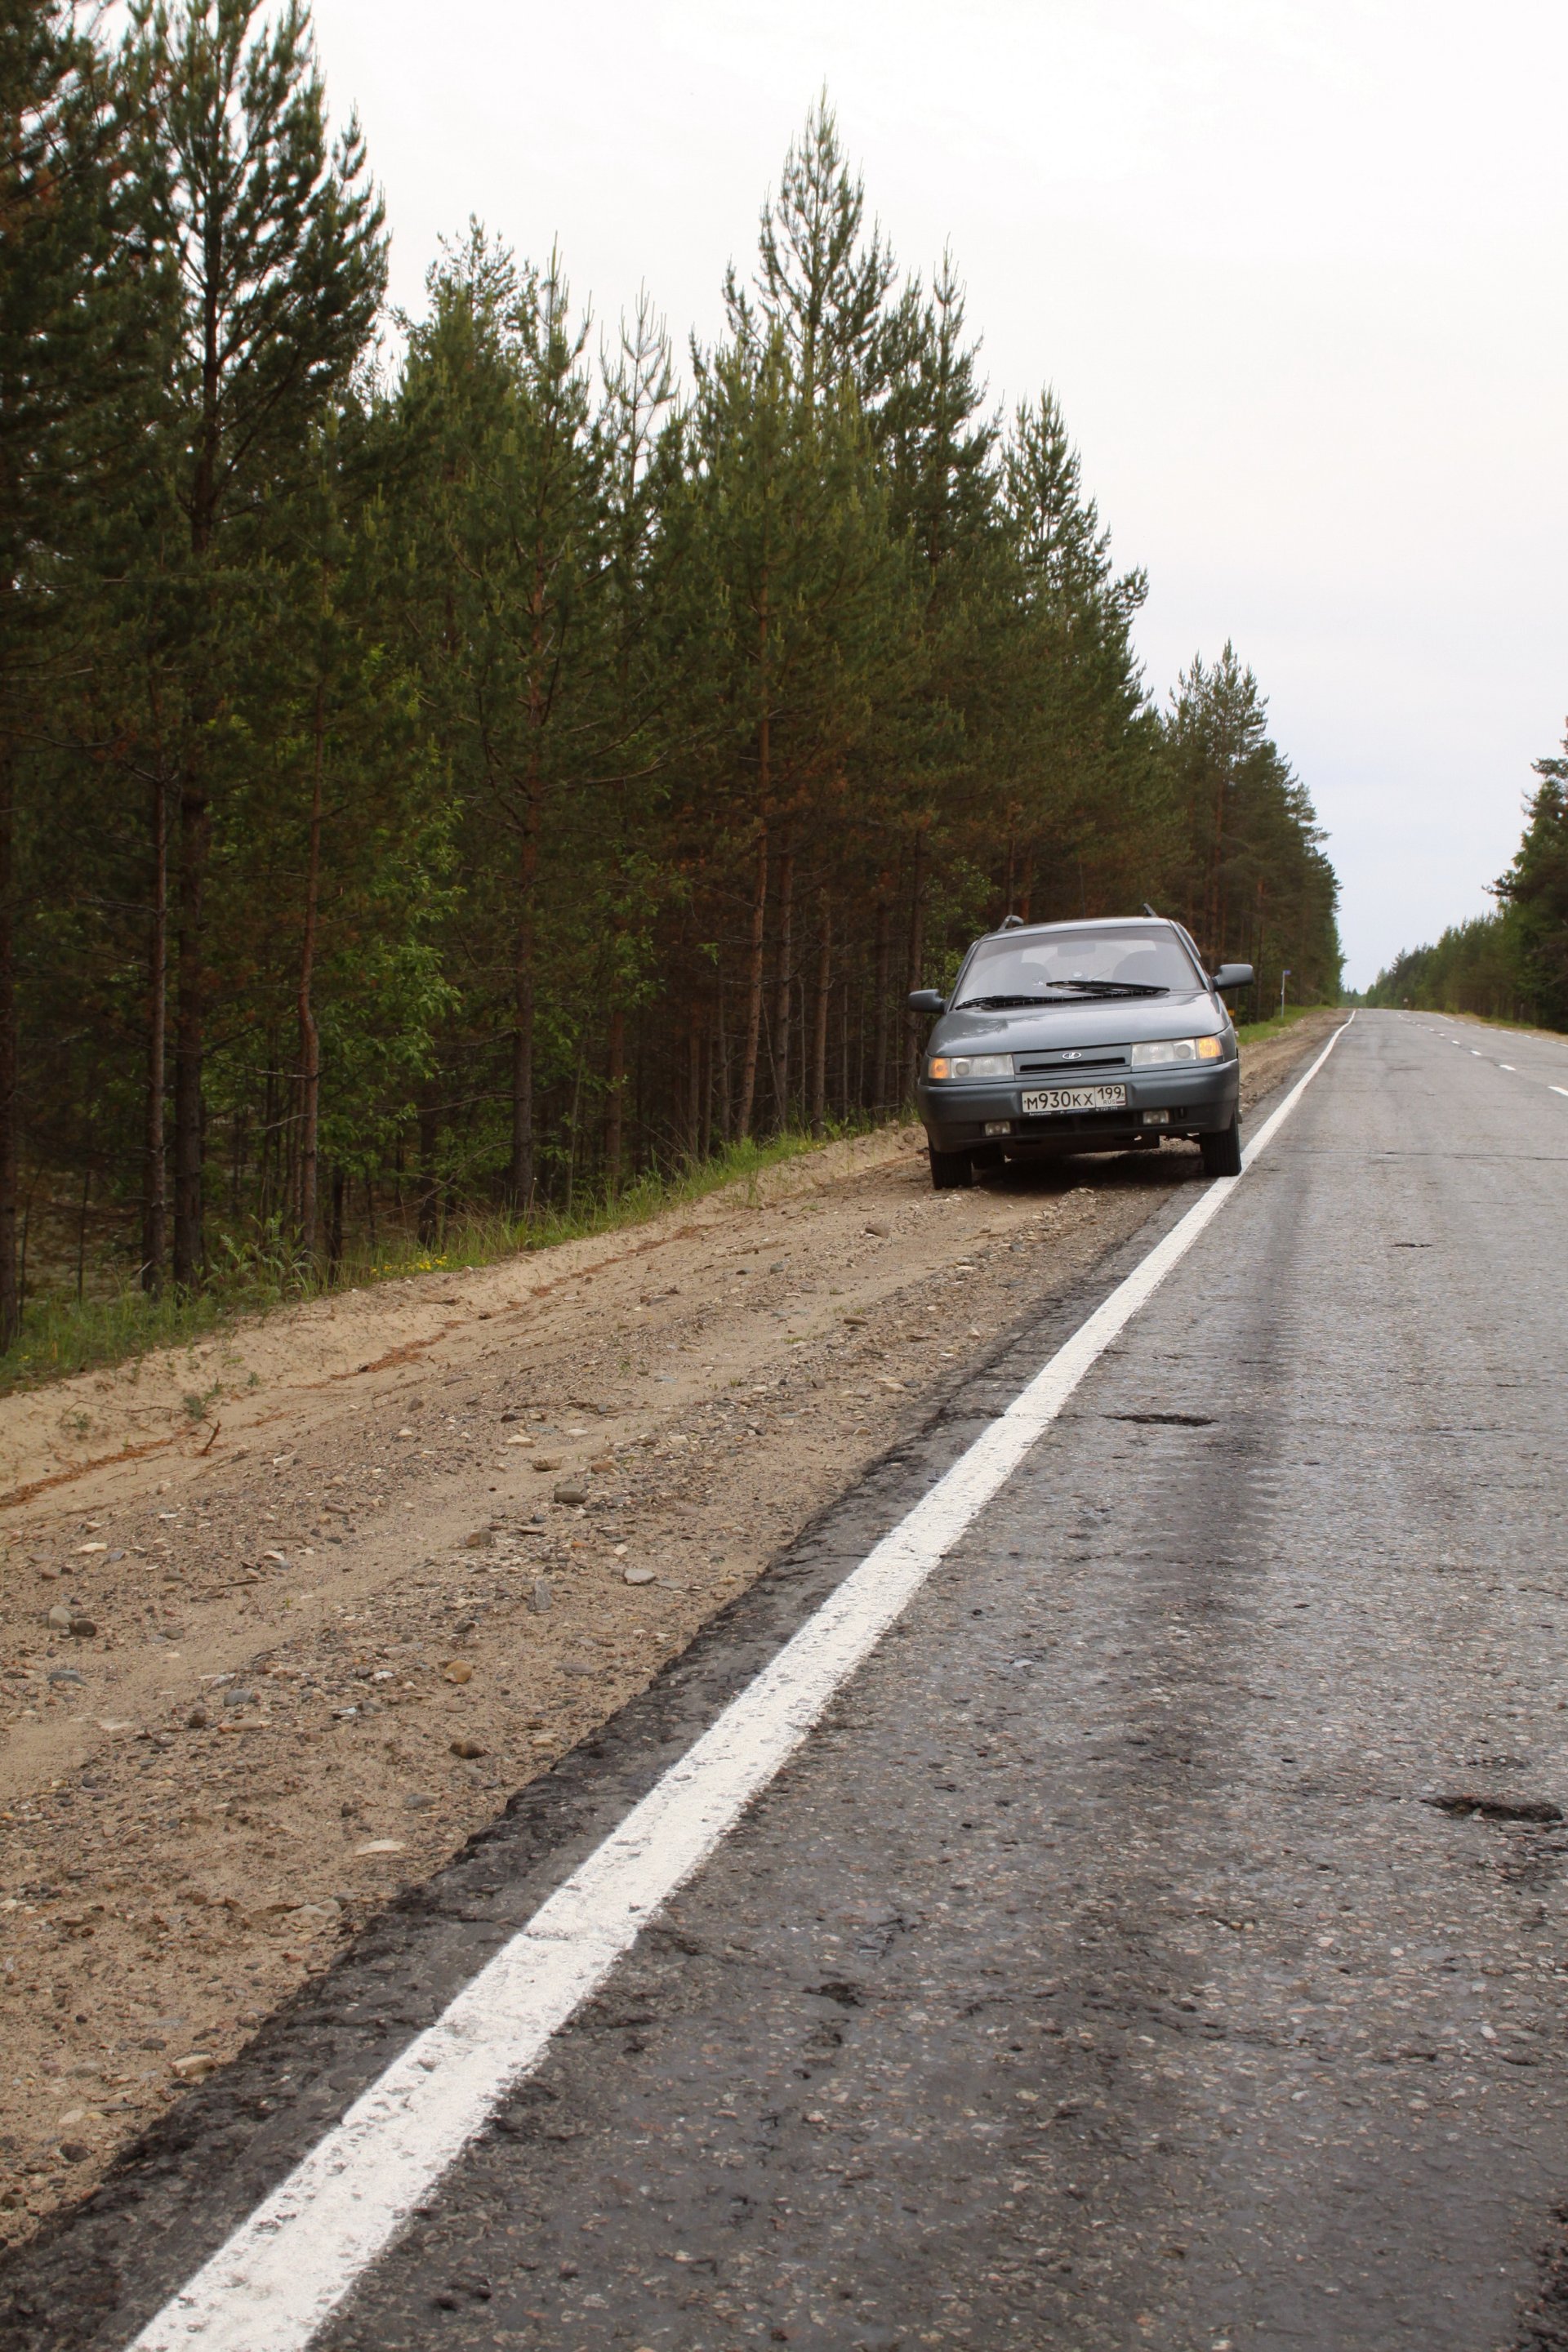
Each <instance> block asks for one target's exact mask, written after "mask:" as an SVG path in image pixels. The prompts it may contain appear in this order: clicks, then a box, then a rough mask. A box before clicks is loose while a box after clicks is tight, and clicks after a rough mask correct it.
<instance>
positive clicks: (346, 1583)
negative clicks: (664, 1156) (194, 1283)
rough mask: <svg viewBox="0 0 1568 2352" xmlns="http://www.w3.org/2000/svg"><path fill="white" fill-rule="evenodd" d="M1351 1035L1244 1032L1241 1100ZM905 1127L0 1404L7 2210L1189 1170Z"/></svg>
mask: <svg viewBox="0 0 1568 2352" xmlns="http://www.w3.org/2000/svg"><path fill="white" fill-rule="evenodd" d="M1335 1018H1337V1016H1328V1015H1324V1016H1316V1017H1314V1018H1313V1019H1311V1020H1310V1021H1308V1022H1304V1023H1303V1024H1301V1025H1300V1027H1299V1028H1298V1029H1296V1030H1294V1031H1293V1032H1291V1033H1290V1034H1289V1035H1288V1036H1286V1037H1282V1038H1279V1039H1272V1040H1269V1041H1268V1042H1267V1043H1266V1044H1264V1045H1261V1046H1259V1047H1258V1048H1255V1049H1249V1051H1248V1053H1247V1056H1246V1059H1245V1067H1244V1088H1245V1094H1244V1099H1246V1100H1255V1099H1257V1098H1258V1096H1259V1095H1261V1094H1263V1093H1266V1092H1268V1091H1269V1090H1270V1089H1271V1088H1272V1087H1274V1086H1275V1085H1276V1084H1277V1083H1278V1081H1279V1078H1280V1077H1281V1076H1284V1075H1285V1074H1286V1073H1287V1071H1288V1070H1289V1068H1290V1067H1291V1066H1294V1065H1295V1064H1296V1063H1297V1062H1299V1061H1300V1059H1301V1058H1302V1057H1303V1055H1305V1054H1306V1052H1307V1051H1308V1049H1309V1047H1310V1046H1311V1045H1314V1044H1316V1043H1318V1042H1319V1041H1321V1038H1322V1036H1323V1035H1324V1034H1326V1033H1327V1031H1328V1029H1329V1028H1330V1027H1331V1026H1332V1025H1333V1021H1334V1019H1335ZM920 1145H921V1138H920V1136H919V1133H918V1130H916V1129H909V1128H906V1129H901V1130H894V1129H889V1130H886V1131H884V1132H882V1133H880V1134H879V1135H876V1136H874V1137H869V1138H866V1139H859V1140H857V1141H855V1142H852V1143H846V1144H837V1145H833V1146H830V1147H828V1148H827V1149H826V1150H822V1151H820V1152H816V1153H813V1154H811V1155H810V1156H809V1157H807V1158H805V1159H803V1160H795V1161H793V1162H790V1163H788V1164H786V1165H784V1166H783V1167H781V1168H779V1169H777V1170H775V1171H772V1172H771V1174H770V1175H769V1176H768V1177H767V1178H765V1179H764V1180H763V1181H761V1182H759V1183H758V1184H757V1185H755V1186H754V1187H752V1188H749V1189H748V1188H746V1187H736V1188H733V1189H732V1190H731V1191H729V1192H724V1193H720V1194H716V1195H715V1196H713V1197H712V1198H711V1199H710V1200H709V1201H708V1202H704V1203H703V1204H702V1205H701V1206H700V1207H699V1208H697V1209H694V1210H683V1211H679V1212H677V1213H671V1214H670V1215H668V1216H667V1217H664V1218H661V1219H658V1220H656V1221H655V1222H653V1223H649V1224H647V1225H645V1226H642V1227H639V1228H637V1229H636V1230H633V1231H628V1232H625V1233H620V1234H606V1235H604V1236H600V1237H598V1238H596V1239H595V1240H592V1241H588V1242H581V1243H574V1244H569V1245H567V1246H564V1247H562V1248H560V1249H556V1250H552V1251H550V1252H549V1253H542V1254H540V1255H535V1256H528V1257H522V1258H516V1259H511V1260H509V1261H507V1262H505V1263H503V1264H501V1265H495V1266H492V1267H489V1268H486V1269H483V1270H480V1271H477V1272H469V1273H465V1274H463V1275H461V1276H441V1275H431V1276H421V1277H419V1278H417V1279H416V1280H413V1281H409V1282H404V1283H399V1284H395V1285H389V1286H385V1287H384V1288H380V1289H375V1290H367V1291H363V1292H360V1293H356V1294H353V1295H351V1296H348V1297H342V1298H338V1299H335V1300H332V1301H330V1302H321V1303H317V1304H312V1305H310V1306H308V1307H300V1308H298V1309H294V1310H291V1311H289V1312H287V1313H281V1314H279V1315H276V1316H274V1317H272V1318H268V1320H266V1321H263V1322H258V1324H257V1325H255V1326H254V1327H253V1328H245V1329H240V1330H236V1331H231V1332H229V1333H226V1334H224V1335H222V1336H221V1337H218V1338H216V1339H211V1340H208V1341H204V1342H203V1343H202V1344H201V1345H199V1346H197V1347H195V1348H194V1349H189V1350H181V1351H178V1352H177V1353H174V1354H172V1355H170V1356H168V1357H164V1358H160V1359H153V1360H146V1361H144V1362H142V1364H140V1365H137V1366H132V1367H128V1368H126V1369H125V1370H122V1371H118V1372H112V1373H96V1374H88V1375H84V1376H83V1377H81V1378H79V1379H77V1380H73V1381H69V1382H67V1383H62V1384H61V1385H60V1386H59V1387H58V1388H55V1389H51V1390H48V1391H39V1392H37V1393H34V1394H31V1395H27V1396H23V1397H18V1398H15V1399H12V1400H10V1401H8V1402H5V1404H3V1405H0V1478H3V1481H4V1486H5V1493H4V1495H3V1496H0V1528H4V1530H5V1543H6V1551H5V1573H4V1590H3V1595H0V1658H3V1660H4V1664H3V1666H0V1694H3V1695H0V1723H3V1726H4V1734H5V1746H4V1752H3V1756H0V1831H3V1832H4V1836H5V1863H4V1873H3V1877H0V1930H3V1935H0V1988H3V1990H0V2001H3V2004H4V2013H5V2033H6V2044H7V2058H8V2063H7V2065H6V2068H5V2073H6V2074H7V2075H8V2076H9V2078H10V2079H9V2083H8V2084H7V2095H6V2097H5V2117H4V2125H3V2128H0V2231H4V2232H5V2234H6V2235H8V2236H10V2237H12V2238H16V2237H17V2236H19V2235H21V2234H24V2233H25V2232H26V2231H27V2230H29V2229H31V2228H32V2227H33V2226H34V2224H35V2222H36V2220H37V2217H38V2216H39V2215H40V2214H42V2213H44V2212H46V2211H47V2210H49V2209H50V2208H51V2207H52V2206H53V2205H55V2204H57V2203H58V2202H59V2201H61V2200H62V2199H66V2198H69V2197H72V2196H75V2195H77V2194H79V2193H80V2191H81V2190H82V2189H86V2188H87V2187H89V2186H90V2184H91V2182H92V2180H93V2179H95V2178H96V2177H97V2176H98V2175H99V2174H100V2172H101V2170H102V2168H103V2167H104V2165H105V2164H106V2163H107V2162H108V2161H109V2159H110V2157H111V2156H112V2154H113V2153H114V2151H115V2149H116V2147H118V2146H119V2145H121V2143H122V2142H123V2141H124V2140H125V2139H126V2138H127V2137H130V2136H131V2135H132V2134H133V2133H134V2132H135V2131H136V2130H137V2129H138V2128H139V2127H140V2126H142V2125H143V2124H144V2123H145V2122H147V2121H148V2120H149V2119H150V2118H151V2117H152V2116H153V2114H155V2113H156V2112H157V2111H158V2110H159V2109H160V2108H161V2107H163V2105H166V2104H167V2103H168V2101H169V2100H170V2099H171V2098H172V2097H174V2095H177V2094H178V2092H179V2091H180V2089H181V2087H182V2085H183V2084H184V2083H187V2082H189V2081H191V2080H193V2079H199V2077H200V2075H201V2074H202V2073H203V2072H204V2071H205V2070H206V2069H207V2068H209V2067H210V2066H211V2065H212V2064H214V2063H218V2062H220V2061H221V2060H222V2059H224V2058H225V2057H226V2056H227V2055H229V2054H230V2053H232V2052H233V2051H234V2050H235V2049H236V2048H237V2046H238V2044H239V2043H240V2042H243V2041H244V2039H245V2038H246V2036H247V2032H248V2030H249V2029H250V2028H251V2027H252V2026H253V2025H254V2024H255V2023H256V2022H257V2021H258V2020H259V2018H260V2017H261V2016H262V2015H264V2014H265V2013H266V2012H267V2011H268V2010H269V2009H271V2008H272V2007H273V2006H275V2005H276V2003H277V2002H278V2001H279V2000H280V1999H281V1998H283V1997H284V1996H285V1995H286V1994H287V1993H288V1992H289V1990H290V1989H291V1988H292V1987H293V1986H294V1985H295V1984H297V1983H298V1982H299V1980H300V1978H301V1976H303V1975H304V1974H305V1973H307V1972H308V1971H310V1970H311V1969H317V1968H320V1967H322V1966H324V1965H325V1964H326V1962H327V1961H328V1960H329V1959H330V1958H331V1952H332V1950H333V1948H334V1946H335V1944H336V1942H337V1940H338V1939H339V1938H340V1937H342V1935H344V1934H345V1933H347V1932H349V1931H350V1930H352V1928H353V1926H354V1925H355V1924H356V1922H357V1921H358V1920H360V1919H361V1918H363V1916H365V1912H366V1910H367V1908H374V1906H376V1905H378V1904H379V1903H381V1902H383V1901H384V1899H385V1898H386V1896H387V1895H389V1894H390V1893H391V1892H393V1891H394V1890H395V1888H396V1887H397V1886H398V1885H401V1884H404V1883H405V1882H407V1881H410V1880H413V1879H416V1878H419V1877H422V1876H424V1875H425V1874H426V1873H427V1872H428V1871H430V1870H431V1869H433V1868H434V1867H435V1866H436V1865H437V1864H438V1863H439V1862H440V1861H441V1860H442V1858H443V1857H444V1856H446V1855H447V1854H448V1853H451V1852H452V1851H453V1850H454V1848H455V1847H457V1846H458V1845H459V1844H460V1843H462V1841H463V1840H464V1839H465V1838H466V1837H468V1835H470V1834H471V1833H472V1832H474V1831H475V1830H476V1829H478V1828H479V1827H480V1826H481V1825H482V1824H483V1823H484V1822H486V1821H488V1820H489V1819H490V1818H491V1816H492V1815H493V1814H494V1812H495V1811H497V1809H498V1808H499V1807H500V1805H502V1804H503V1803H504V1802H505V1801H506V1799H507V1797H508V1795H509V1794H510V1792H511V1790H514V1789H515V1788H517V1787H518V1786H519V1785H520V1784H521V1782H522V1781H524V1780H527V1779H528V1778H529V1777H530V1776H531V1774H533V1773H534V1772H537V1771H539V1770H542V1769H546V1768H547V1767H548V1766H549V1764H550V1763H551V1761H552V1759H553V1758H554V1757H556V1756H558V1755H559V1754H561V1753H562V1752H563V1750H564V1749H565V1748H568V1747H569V1746H571V1745H572V1744H573V1743H574V1742H575V1741H576V1740H578V1739H580V1738H582V1737H583V1736H584V1734H585V1733H586V1732H588V1731H589V1730H590V1729H591V1728H592V1727H593V1726H594V1725H595V1723H596V1722H599V1721H601V1720H602V1719H603V1718H604V1717H605V1716H606V1715H607V1714H609V1713H610V1712H612V1711H613V1710H614V1709H615V1708H616V1707H617V1706H620V1705H622V1704H623V1703H624V1702H625V1701H626V1699H627V1698H628V1697H629V1696H632V1694H633V1693H634V1692H635V1691H637V1689H639V1688H641V1687H642V1686H643V1685H645V1684H646V1683H647V1681H648V1680H649V1679H650V1678H651V1676H652V1675H654V1674H655V1673H656V1672H657V1671H658V1668H659V1666H660V1665H661V1664H663V1662H664V1661H665V1660H666V1659H667V1658H668V1656H669V1655H671V1654H673V1653H674V1652H676V1651H678V1650H679V1648H681V1647H682V1646H683V1645H684V1644H685V1643H687V1642H688V1641H689V1639H690V1638H691V1635H692V1633H694V1632H695V1630H696V1629H697V1627H698V1626H699V1625H700V1623H701V1622H703V1620H704V1619H706V1618H707V1617H709V1616H710V1614H711V1613H712V1612H713V1611H714V1610H715V1608H717V1607H719V1606H720V1605H721V1603H722V1602H723V1601H726V1600H727V1599H729V1598H730V1597H731V1595H732V1594H733V1593H735V1592H736V1591H739V1590H740V1589H741V1587H742V1584H744V1583H745V1582H746V1581H747V1580H750V1579H751V1578H752V1577H754V1576H756V1575H757V1574H758V1573H759V1572H760V1571H761V1570H763V1568H764V1567H765V1566H766V1565H767V1563H768V1561H769V1560H770V1559H773V1558H775V1557H776V1556H777V1554H778V1553H779V1552H780V1550H781V1549H783V1548H784V1547H785V1546H786V1545H787V1544H788V1542H789V1540H790V1538H791V1537H792V1536H793V1534H794V1533H795V1530H796V1528H799V1527H800V1526H801V1525H802V1524H803V1523H804V1522H805V1520H806V1519H807V1518H809V1517H811V1515H812V1514H813V1513H814V1512H815V1511H816V1510H817V1509H818V1508H820V1507H821V1506H822V1505H823V1504H825V1503H826V1501H827V1500H828V1499H829V1498H830V1497H831V1496H833V1495H835V1494H837V1493H838V1492H841V1491H842V1490H843V1489H844V1488H846V1487H847V1486H849V1485H850V1484H851V1483H852V1482H853V1481H854V1479H855V1478H856V1476H857V1475H858V1473H859V1472H860V1471H861V1470H862V1469H863V1467H864V1466H865V1465H866V1464H867V1463H868V1461H869V1460H871V1459H873V1458H874V1457H875V1456H876V1455H877V1454H879V1453H881V1452H882V1451H883V1450H884V1449H885V1448H886V1447H887V1446H888V1445H889V1444H890V1443H891V1442H892V1441H893V1440H894V1439H895V1438H896V1436H897V1435H898V1433H899V1432H900V1429H901V1428H903V1427H906V1426H907V1425H909V1423H910V1422H911V1421H912V1420H913V1419H915V1418H916V1417H917V1416H919V1415H921V1413H923V1412H925V1411H926V1410H927V1409H928V1407H929V1404H930V1402H931V1398H932V1397H933V1396H934V1395H935V1394H936V1393H938V1392H939V1391H940V1390H941V1389H942V1387H943V1386H944V1385H945V1384H946V1382H947V1381H950V1380H951V1379H952V1378H953V1377H954V1376H956V1375H957V1374H958V1373H959V1372H960V1371H962V1370H963V1367H964V1366H965V1364H966V1363H967V1362H968V1361H970V1360H972V1359H973V1358H974V1357H976V1356H978V1355H981V1354H984V1353H985V1352H988V1351H989V1349H991V1348H992V1347H993V1346H994V1344H995V1343H996V1341H997V1340H998V1339H1000V1337H1001V1335H1002V1334H1003V1332H1004V1331H1005V1329H1006V1328H1008V1327H1009V1326H1010V1325H1011V1324H1012V1323H1014V1322H1015V1321H1016V1320H1017V1319H1018V1318H1020V1317H1021V1316H1022V1315H1024V1314H1025V1313H1026V1312H1027V1311H1029V1310H1030V1309H1031V1308H1033V1307H1036V1306H1037V1304H1038V1303H1039V1302H1041V1301H1042V1300H1044V1299H1046V1298H1047V1297H1050V1296H1051V1295H1052V1293H1054V1292H1057V1291H1059V1290H1060V1289H1062V1288H1064V1287H1066V1286H1068V1285H1069V1284H1070V1283H1072V1282H1073V1281H1075V1280H1077V1279H1078V1278H1079V1276H1080V1275H1082V1274H1083V1273H1084V1272H1085V1271H1087V1270H1088V1269H1089V1267H1090V1266H1091V1265H1093V1264H1094V1262H1095V1261H1096V1260H1097V1259H1098V1258H1099V1257H1100V1255H1103V1253H1104V1252H1105V1251H1106V1250H1107V1249H1108V1248H1109V1247H1110V1246H1112V1245H1113V1244H1115V1243H1117V1242H1118V1241H1120V1240H1121V1239H1122V1238H1123V1237H1124V1236H1125V1235H1126V1234H1129V1233H1131V1231H1132V1230H1133V1229H1134V1228H1135V1227H1136V1226H1137V1225H1138V1224H1139V1223H1142V1220H1143V1219H1144V1218H1145V1217H1147V1216H1148V1215H1149V1214H1151V1213H1152V1211H1153V1210H1154V1209H1155V1208H1156V1207H1157V1206H1158V1205H1159V1204H1160V1202H1162V1201H1163V1200H1164V1199H1166V1198H1167V1197H1168V1196H1169V1193H1170V1191H1171V1189H1172V1187H1173V1184H1177V1183H1182V1182H1186V1181H1192V1180H1193V1179H1194V1177H1195V1176H1196V1172H1197V1159H1196V1154H1195V1152H1194V1151H1192V1150H1173V1149H1170V1150H1162V1151H1159V1152H1151V1153H1149V1154H1147V1155H1143V1156H1139V1157H1128V1158H1125V1159H1121V1160H1103V1161H1093V1160H1089V1161H1077V1162H1069V1163H1065V1164H1064V1165H1063V1166H1062V1167H1061V1168H1059V1169H1057V1170H1048V1171H1038V1172H1031V1173H1029V1174H1027V1175H1017V1174H1015V1175H1010V1176H1007V1177H1004V1178H1001V1179H998V1180H994V1181H991V1182H988V1183H986V1184H984V1185H982V1186H980V1187H978V1188H976V1189H975V1190H974V1191H973V1192H949V1193H933V1192H931V1189H930V1184H929V1181H928V1179H927V1175H926V1170H925V1161H924V1157H923V1152H922V1151H921V1149H920ZM187 1399H189V1400H191V1402H192V1403H194V1404H195V1405H196V1406H197V1408H198V1411H199V1412H200V1415H201V1417H200V1418H199V1419H198V1418H196V1417H195V1415H194V1414H193V1412H191V1411H190V1410H189V1409H188V1406H187V1402H186V1401H187ZM50 1616H53V1618H54V1620H55V1622H54V1623H53V1624H52V1625H51V1624H50V1623H49V1622H47V1619H48V1618H49V1617H50ZM73 1627H74V1628H75V1630H72V1628H73Z"/></svg>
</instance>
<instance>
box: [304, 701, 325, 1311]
mask: <svg viewBox="0 0 1568 2352" xmlns="http://www.w3.org/2000/svg"><path fill="white" fill-rule="evenodd" d="M325 745H326V686H325V683H324V681H323V680H322V679H321V678H318V679H317V680H316V709H315V742H314V756H313V758H312V761H311V772H310V852H309V856H308V858H307V862H306V867H305V931H304V937H303V939H302V940H301V941H300V1006H299V1010H300V1192H299V1212H300V1246H301V1247H302V1248H303V1250H304V1252H305V1255H306V1256H307V1257H308V1258H309V1259H310V1263H311V1265H314V1264H315V1259H316V1171H317V1155H318V1150H319V1142H320V1136H321V1030H320V1029H319V1027H318V1026H317V1024H316V1007H315V1002H314V998H313V996H312V993H311V991H312V988H313V986H314V982H315V976H316V918H317V911H318V908H319V907H320V903H321V771H322V767H323V764H324V754H325Z"/></svg>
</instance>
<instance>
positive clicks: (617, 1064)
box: [605, 1004, 626, 1199]
mask: <svg viewBox="0 0 1568 2352" xmlns="http://www.w3.org/2000/svg"><path fill="white" fill-rule="evenodd" d="M625 1099H626V1014H625V1013H624V1012H623V1011H622V1010H621V1007H620V1006H619V1005H618V1004H617V1005H616V1009H615V1011H614V1012H613V1013H611V1015H610V1076H609V1098H608V1101H607V1103H606V1106H605V1181H606V1183H607V1184H608V1186H609V1191H610V1195H611V1198H612V1199H614V1197H615V1195H616V1193H617V1192H619V1191H620V1189H621V1137H622V1132H623V1129H624V1125H625V1121H624V1118H623V1107H624V1104H625Z"/></svg>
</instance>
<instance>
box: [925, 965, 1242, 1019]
mask: <svg viewBox="0 0 1568 2352" xmlns="http://www.w3.org/2000/svg"><path fill="white" fill-rule="evenodd" d="M1247 977H1248V978H1249V979H1250V977H1251V974H1250V973H1249V974H1248V975H1247ZM946 1011H947V999H946V997H945V996H943V995H942V993H941V992H940V990H938V989H934V988H915V989H911V990H910V1012H911V1013H945V1012H946Z"/></svg>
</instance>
